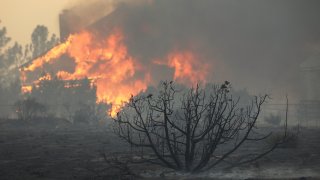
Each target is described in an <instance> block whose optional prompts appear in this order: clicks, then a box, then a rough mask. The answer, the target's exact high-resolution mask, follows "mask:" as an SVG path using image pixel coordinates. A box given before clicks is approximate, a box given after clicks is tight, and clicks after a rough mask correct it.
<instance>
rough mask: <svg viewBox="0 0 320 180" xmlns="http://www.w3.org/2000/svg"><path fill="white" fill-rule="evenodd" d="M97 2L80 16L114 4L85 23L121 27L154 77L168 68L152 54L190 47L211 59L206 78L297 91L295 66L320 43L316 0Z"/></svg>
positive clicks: (86, 6) (100, 27)
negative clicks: (156, 60) (161, 65)
mask: <svg viewBox="0 0 320 180" xmlns="http://www.w3.org/2000/svg"><path fill="white" fill-rule="evenodd" d="M95 2H96V4H94V3H93V4H94V5H92V3H87V4H86V3H85V4H82V6H81V7H82V9H81V8H79V12H81V13H78V14H79V16H81V17H84V18H86V17H88V15H90V14H91V12H92V11H101V7H103V5H105V4H104V3H105V2H108V3H110V2H113V5H114V6H113V8H114V9H113V11H112V13H110V14H109V15H108V16H104V14H103V15H101V17H100V16H99V18H96V19H99V20H97V21H95V23H91V22H90V23H91V25H90V26H89V27H88V28H90V29H94V30H97V31H98V32H99V33H102V34H103V33H106V32H108V30H110V29H111V28H112V27H121V28H122V29H123V32H124V34H125V37H126V42H127V45H128V49H129V51H130V53H131V54H132V55H133V56H135V57H136V58H137V59H139V60H141V62H142V63H144V64H146V65H148V66H149V68H151V69H152V71H153V73H154V74H155V76H156V77H157V78H158V79H162V77H166V74H167V70H164V69H161V67H155V66H154V64H153V60H154V59H159V58H165V57H166V56H167V54H168V53H170V52H171V51H173V50H185V49H191V50H192V51H195V52H197V53H198V54H200V55H201V58H202V59H203V60H204V61H205V62H206V63H210V64H211V65H212V67H213V68H212V71H211V72H210V75H209V77H208V79H209V80H211V81H223V80H229V81H231V82H232V83H233V84H234V86H235V87H238V88H245V87H247V88H248V89H252V90H253V91H254V92H255V93H257V92H261V93H264V92H267V93H278V94H281V93H282V94H281V95H284V94H285V93H286V92H288V93H291V94H297V93H298V92H299V88H300V89H301V87H300V83H299V78H300V69H299V65H300V64H301V62H303V61H304V60H305V59H306V58H307V57H308V56H309V55H310V51H309V50H308V49H309V45H310V44H316V45H317V44H319V42H320V33H319V32H320V23H319V17H320V11H319V7H320V1H317V0H309V1H303V0H284V1H278V0H269V1H262V0H258V1H253V0H242V1H234V0H219V1H213V0H144V1H142V0H141V1H137V2H139V3H132V2H131V1H118V2H117V3H114V2H115V1H95ZM97 2H100V3H97ZM80 9H81V10H80ZM102 9H103V8H102ZM73 11H75V12H76V11H77V8H74V9H73ZM108 13H109V12H108ZM96 19H95V20H96ZM302 88H303V87H302Z"/></svg>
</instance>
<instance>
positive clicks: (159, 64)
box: [21, 7, 210, 115]
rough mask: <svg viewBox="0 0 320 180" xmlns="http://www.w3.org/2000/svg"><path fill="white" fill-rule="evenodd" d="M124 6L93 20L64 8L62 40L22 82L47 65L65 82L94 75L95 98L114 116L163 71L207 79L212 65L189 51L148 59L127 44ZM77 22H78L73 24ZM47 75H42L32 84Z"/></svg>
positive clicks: (188, 81) (191, 79) (180, 78)
mask: <svg viewBox="0 0 320 180" xmlns="http://www.w3.org/2000/svg"><path fill="white" fill-rule="evenodd" d="M123 8H127V7H119V8H117V9H116V10H114V11H113V12H112V13H110V14H108V15H106V16H100V17H99V16H96V17H95V18H93V19H94V22H92V21H93V20H92V18H91V19H90V20H84V21H82V20H81V18H80V17H78V16H77V15H75V14H72V12H71V11H63V13H62V14H61V15H60V33H61V40H62V41H61V43H60V44H58V45H57V46H55V47H53V48H52V49H51V50H49V51H48V52H47V53H45V54H44V55H43V56H41V57H39V58H37V59H34V60H33V61H32V63H31V64H28V65H26V66H25V67H24V68H23V70H22V71H21V75H22V78H21V79H22V80H23V82H25V84H26V82H30V74H32V73H34V72H38V73H37V74H40V72H41V71H43V70H42V69H45V70H46V72H53V75H54V76H56V77H58V78H59V79H60V80H63V81H64V82H69V81H75V80H82V79H84V78H88V79H92V80H94V85H95V86H96V89H95V92H96V97H97V99H96V102H106V103H108V104H112V108H111V110H110V113H111V115H115V114H116V113H117V112H118V110H119V108H121V106H122V105H123V103H124V102H126V101H127V100H128V99H129V98H130V97H131V95H136V94H138V93H140V92H141V91H144V90H146V89H147V87H148V86H149V85H154V84H156V83H155V82H157V80H158V79H157V78H158V76H157V75H156V72H157V71H158V72H159V69H160V71H161V72H163V71H167V72H168V73H166V74H168V75H167V77H164V78H165V79H175V80H176V81H179V82H181V83H184V84H186V85H191V84H195V83H197V82H205V81H206V78H207V75H208V71H209V68H210V67H209V65H208V64H206V63H204V62H201V57H200V56H198V54H196V53H195V52H193V51H192V50H189V49H185V50H175V49H173V50H170V51H168V53H167V55H165V56H164V57H163V58H156V57H159V56H156V57H153V58H150V57H149V58H148V59H149V62H148V63H144V62H143V61H144V60H143V57H141V56H140V57H139V55H138V54H135V53H134V50H132V49H129V48H128V44H130V41H128V40H127V39H126V37H127V36H126V32H124V31H123V28H122V27H123V26H125V25H124V24H123V23H125V20H124V19H125V17H128V16H130V14H126V13H124V12H127V11H126V10H123ZM134 8H136V7H134ZM128 12H129V11H128ZM97 17H99V18H97ZM79 18H80V19H79ZM77 19H78V20H77ZM77 22H79V24H76V25H74V23H77ZM146 28H147V27H143V26H142V29H141V32H142V31H148V30H147V29H146ZM148 33H149V34H148ZM150 33H152V32H151V31H148V32H147V34H146V35H147V36H148V35H150ZM146 54H147V53H146ZM150 59H151V60H150ZM150 62H151V63H150ZM43 78H44V77H37V78H36V79H33V80H31V84H32V83H33V84H34V83H37V82H39V81H41V79H43ZM162 78H163V77H162ZM64 86H65V85H64ZM72 88H73V87H72ZM31 89H33V88H32V87H31V86H24V87H23V90H24V91H31ZM80 97H81V96H80ZM58 104H59V103H58Z"/></svg>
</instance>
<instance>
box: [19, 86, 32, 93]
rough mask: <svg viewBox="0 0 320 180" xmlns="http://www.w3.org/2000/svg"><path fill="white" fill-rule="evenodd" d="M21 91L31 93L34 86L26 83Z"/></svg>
mask: <svg viewBox="0 0 320 180" xmlns="http://www.w3.org/2000/svg"><path fill="white" fill-rule="evenodd" d="M21 91H22V93H24V94H27V93H31V91H32V86H30V85H29V86H27V85H25V86H21Z"/></svg>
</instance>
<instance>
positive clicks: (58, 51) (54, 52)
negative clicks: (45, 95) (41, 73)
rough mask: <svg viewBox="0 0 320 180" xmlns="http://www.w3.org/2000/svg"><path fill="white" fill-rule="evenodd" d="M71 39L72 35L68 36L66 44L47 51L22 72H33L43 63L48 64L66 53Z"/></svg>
mask: <svg viewBox="0 0 320 180" xmlns="http://www.w3.org/2000/svg"><path fill="white" fill-rule="evenodd" d="M72 38H73V36H72V35H71V36H69V38H68V39H67V41H66V42H64V43H61V44H59V45H57V46H55V47H54V48H53V49H51V50H50V51H48V52H47V53H46V54H45V55H44V56H42V57H39V58H37V59H35V60H34V61H33V62H32V64H31V65H29V66H28V67H26V68H24V69H23V70H24V71H34V70H36V69H37V68H39V67H42V66H43V65H44V64H45V63H48V62H50V61H52V60H55V59H56V58H58V57H60V56H61V55H62V54H64V53H65V52H66V51H67V49H68V47H69V46H70V44H71V41H72Z"/></svg>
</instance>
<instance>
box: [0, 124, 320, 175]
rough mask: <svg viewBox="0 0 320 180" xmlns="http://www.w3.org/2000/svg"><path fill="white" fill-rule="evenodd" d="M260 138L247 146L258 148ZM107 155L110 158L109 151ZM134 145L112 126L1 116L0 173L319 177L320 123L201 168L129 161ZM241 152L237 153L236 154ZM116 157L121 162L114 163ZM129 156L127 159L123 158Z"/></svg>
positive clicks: (248, 147)
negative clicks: (263, 148)
mask: <svg viewBox="0 0 320 180" xmlns="http://www.w3.org/2000/svg"><path fill="white" fill-rule="evenodd" d="M254 148H255V144H250V145H247V147H245V148H244V150H246V149H247V150H249V149H254ZM103 154H104V155H105V157H106V158H107V161H106V160H105V157H104V155H103ZM131 155H132V149H131V148H130V146H128V145H127V144H126V143H125V142H123V141H122V140H121V139H119V138H118V137H117V136H115V135H114V134H113V131H112V128H111V125H107V127H101V126H89V125H85V124H82V125H81V124H80V125H72V124H69V123H67V122H64V121H59V120H54V121H49V120H42V121H31V122H23V121H17V120H1V124H0V179H2V180H6V179H8V180H12V179H21V180H25V179H50V180H51V179H188V180H191V179H320V129H315V128H300V133H299V135H298V138H297V139H296V140H295V141H294V142H292V143H291V144H289V145H286V146H283V147H281V148H279V149H276V150H275V151H273V152H272V153H271V154H269V155H268V156H267V157H265V158H263V159H261V160H259V161H258V162H255V163H251V164H248V165H244V166H241V167H236V168H233V169H222V168H219V167H217V168H215V169H212V170H211V171H209V172H206V173H201V174H195V175H191V174H185V173H180V172H173V171H172V170H170V169H165V168H162V167H160V166H156V165H149V164H143V163H142V164H125V163H124V162H126V161H125V159H126V157H130V156H131ZM234 156H237V154H234ZM114 157H117V158H118V159H119V162H118V163H117V162H113V163H110V161H109V160H110V159H112V158H114ZM121 159H122V160H124V161H121Z"/></svg>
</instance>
